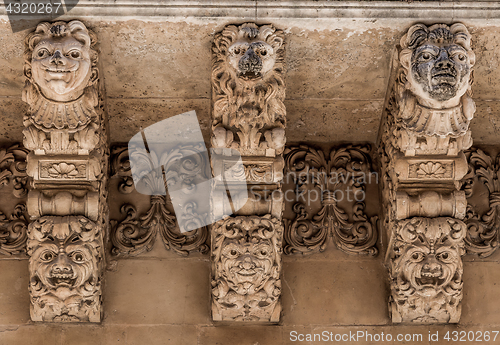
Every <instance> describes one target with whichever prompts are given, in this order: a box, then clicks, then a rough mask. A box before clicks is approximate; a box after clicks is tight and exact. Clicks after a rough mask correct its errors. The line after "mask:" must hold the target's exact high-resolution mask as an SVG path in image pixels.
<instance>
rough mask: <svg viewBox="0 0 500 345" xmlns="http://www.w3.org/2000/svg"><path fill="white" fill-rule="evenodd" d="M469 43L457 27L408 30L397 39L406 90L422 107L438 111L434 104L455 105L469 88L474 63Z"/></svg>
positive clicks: (469, 38) (442, 25)
mask: <svg viewBox="0 0 500 345" xmlns="http://www.w3.org/2000/svg"><path fill="white" fill-rule="evenodd" d="M470 41H471V36H470V34H469V32H468V31H467V28H466V27H465V26H464V25H463V24H460V23H458V24H454V25H452V26H450V27H449V26H447V25H444V24H436V25H433V26H431V27H427V26H425V25H423V24H416V25H414V26H412V27H411V28H410V29H409V30H408V33H407V34H406V35H405V36H404V37H403V38H402V39H401V48H402V51H401V53H400V62H401V65H402V66H403V68H404V69H405V71H406V79H407V86H406V87H407V88H408V89H409V90H410V91H412V92H413V93H414V94H415V95H416V96H417V97H419V98H420V100H421V102H423V103H426V102H427V104H424V105H429V106H432V107H435V108H439V103H438V102H447V101H452V102H453V101H455V102H457V101H458V99H459V98H460V97H462V96H463V95H464V94H465V92H466V91H467V89H468V88H469V87H470V82H471V70H472V66H473V65H474V62H475V54H474V52H473V51H472V50H471V47H470ZM451 105H452V106H454V105H456V104H451Z"/></svg>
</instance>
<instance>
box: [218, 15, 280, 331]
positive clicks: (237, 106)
mask: <svg viewBox="0 0 500 345" xmlns="http://www.w3.org/2000/svg"><path fill="white" fill-rule="evenodd" d="M212 53H213V55H212V56H213V59H212V100H213V112H212V114H213V118H212V120H213V121H212V138H211V139H212V140H211V141H212V147H213V148H214V149H215V150H214V153H215V154H214V155H212V172H213V175H214V179H213V184H212V198H211V212H212V216H213V217H214V219H220V218H222V217H221V215H225V216H226V217H228V216H229V218H226V219H222V220H218V221H216V222H215V223H214V224H213V226H212V229H213V230H212V237H211V240H212V317H213V319H214V320H215V321H244V322H247V321H258V322H278V321H279V317H280V311H281V306H280V302H279V299H280V294H281V289H280V286H281V282H280V273H281V263H280V262H281V251H282V249H281V243H282V240H283V225H282V224H281V218H282V212H283V207H284V203H283V195H282V192H281V187H282V180H283V167H284V161H283V156H282V154H283V150H284V147H285V122H286V110H285V106H284V103H283V102H284V99H285V82H284V77H285V64H284V58H285V45H284V33H283V31H281V30H277V29H276V28H275V27H274V26H272V25H257V24H254V23H245V24H242V25H239V26H237V25H228V26H226V27H225V28H224V29H223V30H222V32H220V33H218V34H216V35H215V39H214V42H213V46H212ZM236 163H238V164H236Z"/></svg>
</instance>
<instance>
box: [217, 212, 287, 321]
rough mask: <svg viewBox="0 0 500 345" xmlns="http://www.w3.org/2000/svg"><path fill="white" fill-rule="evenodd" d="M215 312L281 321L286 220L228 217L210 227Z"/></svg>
mask: <svg viewBox="0 0 500 345" xmlns="http://www.w3.org/2000/svg"><path fill="white" fill-rule="evenodd" d="M212 233H213V237H212V238H213V243H212V266H213V267H212V294H213V303H212V317H213V319H214V320H215V321H264V322H266V321H267V322H278V321H279V316H280V312H281V302H280V300H279V297H280V295H281V281H280V279H279V276H280V272H281V253H282V248H281V247H282V238H283V225H282V223H281V220H279V219H278V218H275V217H271V216H263V217H258V216H249V217H244V216H239V217H235V218H227V219H226V220H224V221H219V222H217V223H215V224H214V225H213V227H212Z"/></svg>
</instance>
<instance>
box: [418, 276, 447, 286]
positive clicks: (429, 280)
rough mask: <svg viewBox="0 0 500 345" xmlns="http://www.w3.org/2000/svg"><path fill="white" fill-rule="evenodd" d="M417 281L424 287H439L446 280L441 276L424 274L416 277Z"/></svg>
mask: <svg viewBox="0 0 500 345" xmlns="http://www.w3.org/2000/svg"><path fill="white" fill-rule="evenodd" d="M415 282H416V283H417V284H418V285H419V286H422V287H438V286H440V285H442V284H444V282H445V280H444V279H442V278H440V277H432V276H422V277H420V278H415Z"/></svg>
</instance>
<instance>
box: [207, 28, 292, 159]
mask: <svg viewBox="0 0 500 345" xmlns="http://www.w3.org/2000/svg"><path fill="white" fill-rule="evenodd" d="M212 52H213V61H212V90H213V91H212V94H213V103H214V104H213V122H212V132H213V136H212V146H213V147H214V148H233V149H236V150H238V151H239V153H240V154H241V155H242V156H248V155H258V156H266V155H267V156H269V155H271V156H274V155H275V154H280V153H282V152H283V149H284V146H285V114H286V110H285V105H284V103H283V101H284V99H285V82H284V76H285V64H284V58H285V45H284V33H283V31H281V30H277V29H276V28H275V27H274V26H272V25H260V26H259V25H256V24H254V23H245V24H242V25H239V26H236V25H228V26H226V27H225V28H224V30H223V31H222V32H220V33H218V34H217V35H216V36H215V39H214V43H213V47H212Z"/></svg>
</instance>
